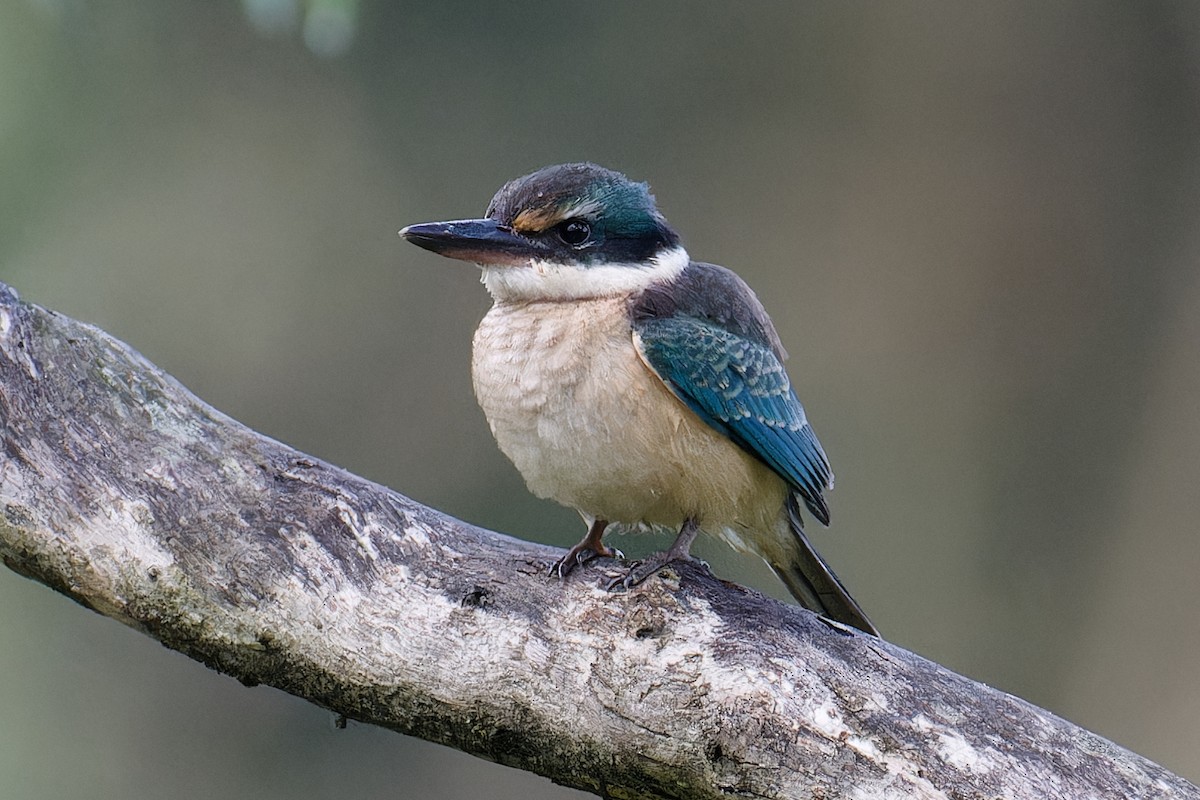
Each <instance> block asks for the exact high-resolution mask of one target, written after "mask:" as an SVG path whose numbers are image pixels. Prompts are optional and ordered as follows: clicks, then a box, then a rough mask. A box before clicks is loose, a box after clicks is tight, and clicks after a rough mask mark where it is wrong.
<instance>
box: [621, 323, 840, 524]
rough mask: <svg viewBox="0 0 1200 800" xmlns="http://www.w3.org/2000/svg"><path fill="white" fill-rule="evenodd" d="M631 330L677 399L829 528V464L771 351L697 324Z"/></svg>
mask: <svg viewBox="0 0 1200 800" xmlns="http://www.w3.org/2000/svg"><path fill="white" fill-rule="evenodd" d="M634 327H635V330H636V332H637V337H636V341H637V346H638V350H639V352H640V353H641V356H642V358H643V360H645V362H646V364H647V365H649V367H650V368H651V369H652V370H654V372H655V373H656V374H657V375H658V377H659V378H661V379H662V381H663V382H664V383H666V385H667V386H668V387H669V388H670V389H671V391H672V392H673V393H674V394H675V396H676V397H678V398H679V399H680V400H682V401H683V402H684V403H685V404H686V405H687V406H688V408H690V409H692V411H694V412H696V414H697V416H699V417H700V418H701V419H702V420H704V421H705V422H706V423H707V424H708V425H710V426H711V427H713V428H714V429H716V430H717V431H720V432H721V433H722V434H724V435H726V436H728V437H729V438H730V439H732V440H733V441H734V442H736V443H737V444H738V445H739V446H740V447H742V448H743V449H744V450H746V451H747V452H749V453H751V454H752V455H754V456H755V457H757V458H758V459H759V460H761V461H762V462H763V463H765V464H766V465H767V466H769V467H770V468H771V469H773V470H774V471H775V472H776V473H778V474H779V476H780V477H782V478H783V479H784V480H785V481H787V482H788V483H789V484H791V486H792V487H794V488H795V489H796V491H797V492H799V493H800V496H801V497H803V498H804V501H805V505H807V506H808V508H809V510H810V511H811V512H812V513H813V515H814V516H815V517H817V519H819V520H821V522H822V523H824V524H828V523H829V507H828V506H827V505H826V503H825V498H824V496H823V494H822V492H823V490H824V489H826V488H828V487H830V486H831V485H832V480H833V475H832V473H831V472H830V469H829V460H828V459H827V458H826V457H825V451H824V450H823V449H822V448H821V443H820V442H819V441H817V437H816V435H815V434H814V433H813V430H812V427H811V426H810V425H809V424H808V421H807V419H806V418H805V415H804V407H803V406H801V405H800V401H799V400H798V399H797V398H796V394H795V392H793V391H792V387H791V382H790V381H789V380H788V376H787V372H785V371H784V368H783V364H782V362H781V361H780V359H779V357H778V356H777V355H776V353H775V352H774V351H773V350H772V348H771V347H769V346H767V345H766V344H765V343H759V342H756V341H753V340H751V339H749V338H746V337H745V336H742V335H740V334H739V333H735V332H733V331H730V330H727V329H725V328H722V327H718V326H716V325H713V324H711V323H709V322H706V321H703V320H700V319H696V318H695V317H688V316H671V317H665V318H657V319H645V320H639V321H637V322H636V323H635V326H634Z"/></svg>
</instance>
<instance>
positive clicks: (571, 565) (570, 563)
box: [550, 540, 625, 580]
mask: <svg viewBox="0 0 1200 800" xmlns="http://www.w3.org/2000/svg"><path fill="white" fill-rule="evenodd" d="M593 558H618V559H624V558H625V554H624V553H622V552H621V551H620V550H618V549H616V548H615V547H609V546H607V545H604V544H600V545H599V546H597V545H596V544H595V543H592V542H588V541H587V540H584V541H582V542H580V543H579V544H577V545H575V546H574V547H572V548H571V549H570V550H568V551H567V554H566V555H565V556H563V557H562V558H560V559H559V560H558V561H555V562H554V564H553V565H551V567H550V577H554V576H555V575H557V576H558V578H559V580H562V579H563V578H565V577H567V576H568V575H570V574H571V570H573V569H575V568H576V567H579V566H583V565H584V564H586V563H587V562H589V561H591V560H592V559H593Z"/></svg>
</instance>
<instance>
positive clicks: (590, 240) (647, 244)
mask: <svg viewBox="0 0 1200 800" xmlns="http://www.w3.org/2000/svg"><path fill="white" fill-rule="evenodd" d="M400 235H401V236H403V237H404V238H405V239H407V240H408V241H410V242H412V243H413V244H415V245H418V246H420V247H423V248H425V249H426V250H432V251H433V252H435V253H438V254H440V255H444V256H448V257H450V258H457V259H461V260H463V261H473V262H475V263H476V264H479V265H480V266H481V267H483V282H484V284H485V285H486V286H487V287H488V290H489V291H490V292H491V293H492V295H493V296H495V297H496V298H497V299H505V300H573V299H580V298H585V297H602V296H612V295H621V294H631V293H633V292H635V291H638V290H640V289H642V288H644V287H645V286H647V285H649V284H650V283H652V282H654V281H656V280H662V279H669V278H670V277H673V275H675V274H678V272H679V271H681V270H682V269H683V268H684V267H685V266H686V265H687V262H688V257H687V253H686V252H685V251H684V250H683V248H682V247H681V246H680V244H679V236H678V235H677V234H676V233H675V231H673V230H672V229H671V227H670V226H669V225H668V224H667V221H666V219H664V218H663V216H662V214H660V213H659V211H658V207H657V206H656V205H655V203H654V196H653V195H651V194H650V189H649V187H648V186H647V185H646V184H644V183H636V182H634V181H631V180H629V179H628V178H626V177H625V176H624V175H622V174H620V173H619V172H613V171H612V170H608V169H604V168H603V167H599V166H596V165H595V164H587V163H581V164H560V165H557V166H553V167H545V168H543V169H540V170H538V171H537V172H534V173H531V174H529V175H526V176H524V177H522V178H517V179H516V180H513V181H509V182H508V183H507V184H505V185H504V186H503V187H502V188H501V189H500V191H498V192H496V196H495V197H493V198H492V202H491V203H490V204H489V205H488V209H487V214H486V216H485V217H483V218H482V219H468V220H454V221H451V222H429V223H424V224H420V225H409V226H408V227H407V228H405V229H404V230H402V231H400Z"/></svg>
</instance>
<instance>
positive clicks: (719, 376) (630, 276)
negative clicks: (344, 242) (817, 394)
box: [400, 163, 878, 635]
mask: <svg viewBox="0 0 1200 800" xmlns="http://www.w3.org/2000/svg"><path fill="white" fill-rule="evenodd" d="M400 235H401V236H403V237H404V238H405V239H407V240H408V241H410V242H412V243H413V244H416V245H418V246H420V247H423V248H425V249H426V250H432V251H433V252H435V253H438V254H440V255H443V256H449V257H450V258H456V259H461V260H463V261H471V262H474V263H476V264H478V265H479V266H480V267H481V268H482V270H483V284H484V286H486V287H487V290H488V292H489V293H490V294H491V295H492V298H493V300H494V301H495V302H494V305H493V306H492V308H491V310H490V311H489V312H488V313H487V315H486V316H485V317H484V318H483V321H482V322H481V323H480V325H479V329H478V330H477V331H476V332H475V340H474V349H473V355H472V374H473V378H474V384H475V395H476V397H477V398H478V400H479V404H480V406H481V407H482V408H483V413H484V415H485V416H486V417H487V420H488V424H489V425H490V426H491V429H492V433H493V434H494V435H495V437H496V441H497V442H498V443H499V445H500V449H501V450H502V451H504V454H505V455H507V456H508V457H509V459H511V460H512V462H513V464H515V465H516V467H517V469H518V470H519V471H520V473H521V475H522V476H524V478H525V482H526V483H527V484H528V486H529V489H530V490H531V491H532V492H533V493H534V494H535V495H537V496H538V497H544V498H550V499H553V500H556V501H558V502H559V503H562V504H563V505H566V506H569V507H571V508H574V509H576V510H577V511H578V512H579V514H580V515H581V516H582V517H583V519H584V521H585V522H586V523H587V526H588V532H587V535H586V536H585V537H584V538H583V540H582V541H581V542H579V544H577V545H575V547H573V548H571V550H570V551H568V553H567V554H566V555H565V556H564V557H563V558H562V559H560V560H559V561H558V562H557V563H556V564H555V565H554V567H553V571H555V572H557V573H558V575H559V576H560V577H565V576H566V575H567V574H568V573H569V572H571V570H573V569H574V568H575V567H576V566H577V565H580V564H583V563H584V562H586V561H588V560H590V559H592V558H595V557H597V556H610V557H616V556H619V555H620V554H619V553H618V552H617V551H615V550H613V549H611V548H609V547H608V546H607V545H605V544H604V542H603V541H602V538H601V537H602V536H603V534H604V530H605V528H606V527H607V526H608V525H609V524H610V523H623V524H624V525H630V526H647V527H670V528H672V529H677V530H678V531H679V534H678V536H677V537H676V539H675V542H674V544H672V545H671V547H670V548H669V549H668V550H666V551H664V552H662V553H657V554H655V555H653V556H650V557H649V558H648V559H646V560H644V561H642V562H641V563H639V564H635V565H634V566H633V567H632V568H631V569H630V570H629V571H628V572H627V573H626V574H625V575H624V577H623V578H621V579H618V580H617V581H614V582H613V584H610V586H615V585H622V584H623V585H624V586H626V587H630V586H632V585H634V584H637V583H640V582H641V581H643V580H645V579H646V578H647V577H649V576H650V575H652V574H654V573H655V572H657V571H658V570H659V569H660V568H662V567H663V566H664V565H666V564H668V563H670V562H672V561H689V560H692V556H691V555H690V554H689V549H690V547H691V544H692V542H693V540H694V539H695V538H696V534H697V533H698V532H700V531H704V532H706V533H709V534H712V535H714V536H716V537H718V538H720V539H721V540H723V541H725V542H726V543H728V544H729V545H730V546H731V547H733V548H734V549H735V550H739V551H742V552H751V553H755V554H757V555H758V556H760V557H762V558H763V559H764V560H765V561H766V562H767V564H769V565H770V566H771V568H772V569H773V570H774V571H775V573H776V574H777V575H778V576H779V577H780V579H781V580H782V581H783V582H784V584H785V585H786V586H787V588H788V589H789V591H790V592H791V593H792V594H793V595H794V596H795V598H796V599H797V600H798V601H799V602H800V603H801V604H802V605H804V606H805V607H807V608H809V609H812V610H813V611H816V612H817V613H819V614H822V615H824V616H826V617H828V618H830V619H834V620H837V621H839V622H842V623H845V624H847V625H851V626H853V627H855V628H858V629H860V630H862V631H865V632H867V633H870V634H874V635H878V632H877V631H876V629H875V627H874V626H873V625H872V624H871V622H870V620H868V619H867V617H866V615H865V614H864V613H863V611H862V609H861V608H859V606H858V603H856V602H855V601H854V599H853V598H852V597H851V596H850V594H849V592H847V591H846V588H845V587H844V586H843V585H842V583H841V581H839V580H838V578H837V576H836V575H834V573H833V571H832V570H831V569H830V568H829V566H828V565H827V564H826V563H825V561H824V559H822V558H821V556H820V555H818V554H817V552H816V551H815V550H814V549H813V547H812V545H811V544H809V541H808V539H807V537H806V536H805V535H804V529H803V527H802V524H801V519H800V506H801V504H803V505H804V506H805V507H806V508H807V509H808V511H809V513H811V514H812V515H813V516H814V517H816V518H817V519H818V520H820V521H821V523H822V524H826V525H827V524H828V523H829V507H828V505H827V504H826V502H825V497H824V491H825V490H826V489H830V488H832V487H833V474H832V472H831V471H830V468H829V461H828V459H827V458H826V457H825V451H824V450H823V449H822V447H821V443H820V442H819V441H817V437H816V434H814V433H813V429H812V427H811V426H810V425H809V424H808V420H807V418H806V417H805V414H804V408H803V407H802V406H801V405H800V401H799V400H798V399H797V398H796V394H795V392H794V391H793V390H792V385H791V382H790V380H789V379H788V375H787V373H786V372H785V371H784V368H783V360H784V358H786V353H785V352H784V349H783V345H782V343H781V342H780V340H779V336H778V334H777V333H776V332H775V326H774V325H772V324H771V320H770V318H769V317H768V316H767V312H766V311H765V310H764V309H763V306H762V304H761V303H760V302H759V300H758V298H757V297H756V296H755V294H754V292H753V291H752V290H751V289H750V287H749V286H747V285H746V284H745V282H743V281H742V279H741V278H739V277H738V276H737V275H735V274H734V273H733V272H731V271H730V270H728V269H725V268H724V267H719V266H716V265H714V264H705V263H702V262H698V261H692V260H691V258H690V257H689V256H688V253H687V251H686V250H685V249H684V248H683V245H682V244H681V243H680V239H679V235H678V234H677V233H676V232H675V231H674V230H673V229H672V228H671V227H670V225H668V224H667V221H666V219H665V218H664V217H663V216H662V214H661V213H659V211H658V207H657V206H656V204H655V200H654V197H653V195H651V194H650V190H649V187H648V186H647V185H646V184H644V183H636V182H634V181H631V180H629V179H628V178H626V177H625V176H624V175H622V174H620V173H617V172H613V171H611V170H608V169H604V168H603V167H599V166H596V165H595V164H588V163H580V164H562V165H558V166H552V167H546V168H544V169H540V170H538V171H537V172H534V173H532V174H530V175H526V176H525V177H523V178H517V179H516V180H514V181H510V182H509V183H507V184H506V185H505V186H503V187H502V188H501V189H500V191H499V192H497V193H496V196H495V197H493V198H492V202H491V204H490V205H489V206H488V209H487V213H486V215H485V216H484V218H483V219H468V220H455V221H451V222H429V223H424V224H420V225H410V226H408V227H406V228H405V229H404V230H402V231H400Z"/></svg>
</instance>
